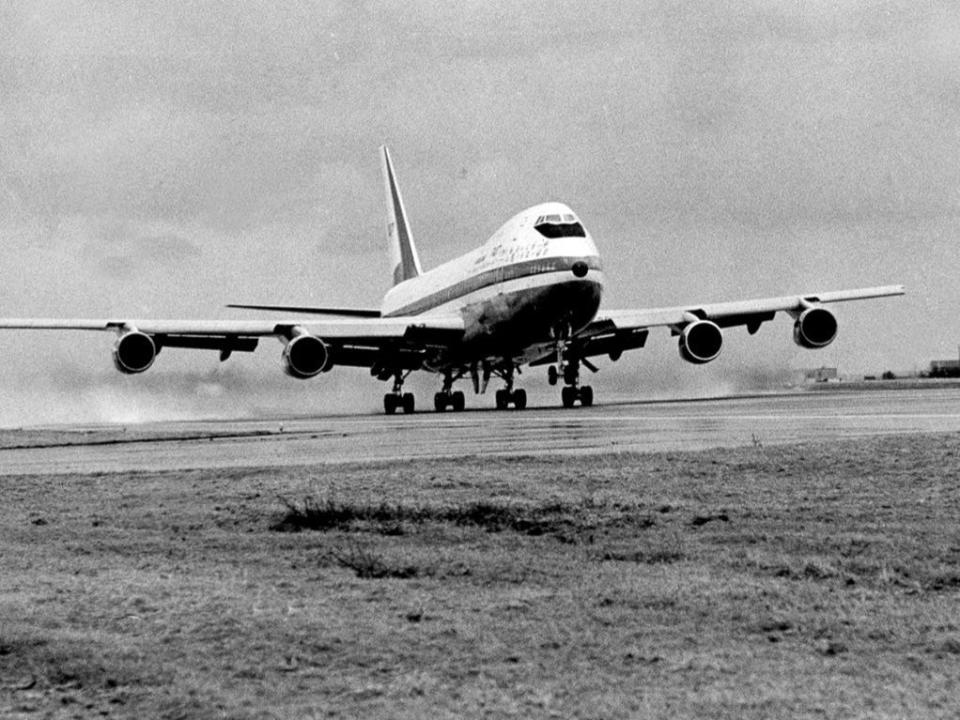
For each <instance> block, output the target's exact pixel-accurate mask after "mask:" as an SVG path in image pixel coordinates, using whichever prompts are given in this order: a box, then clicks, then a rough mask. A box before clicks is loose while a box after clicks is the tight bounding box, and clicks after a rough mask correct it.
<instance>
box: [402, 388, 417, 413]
mask: <svg viewBox="0 0 960 720" xmlns="http://www.w3.org/2000/svg"><path fill="white" fill-rule="evenodd" d="M400 402H401V404H402V405H403V412H405V413H406V414H407V415H410V414H412V413H413V410H414V406H415V405H416V401H415V400H414V398H413V393H404V394H403V395H402V396H401V400H400Z"/></svg>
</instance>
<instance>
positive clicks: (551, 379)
mask: <svg viewBox="0 0 960 720" xmlns="http://www.w3.org/2000/svg"><path fill="white" fill-rule="evenodd" d="M559 379H560V374H559V373H558V372H557V366H556V365H551V366H550V367H548V368H547V382H548V383H550V384H551V385H556V384H557V380H559Z"/></svg>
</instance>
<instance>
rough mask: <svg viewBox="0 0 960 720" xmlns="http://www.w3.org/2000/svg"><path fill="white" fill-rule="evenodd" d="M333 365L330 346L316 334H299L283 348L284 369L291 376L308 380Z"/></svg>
mask: <svg viewBox="0 0 960 720" xmlns="http://www.w3.org/2000/svg"><path fill="white" fill-rule="evenodd" d="M332 367H333V363H332V362H331V359H330V348H329V347H327V344H326V343H325V342H324V341H323V340H321V339H320V338H318V337H316V336H314V335H306V334H305V335H298V336H297V337H295V338H293V339H292V340H291V341H290V342H288V343H287V345H286V347H284V349H283V370H284V372H286V373H287V375H289V376H290V377H295V378H299V379H301V380H306V379H307V378H312V377H313V376H314V375H318V374H319V373H322V372H326V371H327V370H329V369H330V368H332Z"/></svg>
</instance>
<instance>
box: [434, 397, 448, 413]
mask: <svg viewBox="0 0 960 720" xmlns="http://www.w3.org/2000/svg"><path fill="white" fill-rule="evenodd" d="M447 398H448V395H447V394H446V393H442V392H438V393H437V394H435V395H434V396H433V407H434V409H435V410H436V411H437V412H446V410H447Z"/></svg>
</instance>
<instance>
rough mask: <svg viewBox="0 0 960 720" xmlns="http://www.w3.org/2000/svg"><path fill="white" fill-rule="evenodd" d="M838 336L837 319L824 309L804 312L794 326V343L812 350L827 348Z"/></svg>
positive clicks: (809, 309)
mask: <svg viewBox="0 0 960 720" xmlns="http://www.w3.org/2000/svg"><path fill="white" fill-rule="evenodd" d="M836 336H837V318H836V317H835V316H834V314H833V313H832V312H830V311H829V310H827V309H826V308H824V307H811V308H807V309H806V310H804V311H803V312H802V313H800V315H799V317H797V321H796V322H795V323H794V324H793V341H794V342H795V343H796V344H797V345H799V346H800V347H804V348H807V349H810V350H816V349H817V348H822V347H826V346H827V345H829V344H830V343H832V342H833V339H834V338H835V337H836Z"/></svg>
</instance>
